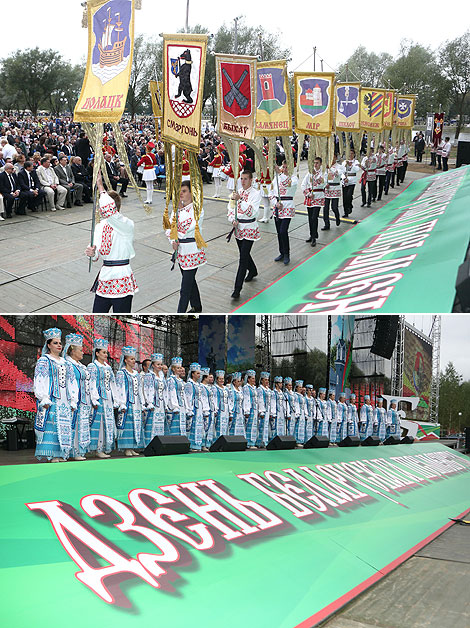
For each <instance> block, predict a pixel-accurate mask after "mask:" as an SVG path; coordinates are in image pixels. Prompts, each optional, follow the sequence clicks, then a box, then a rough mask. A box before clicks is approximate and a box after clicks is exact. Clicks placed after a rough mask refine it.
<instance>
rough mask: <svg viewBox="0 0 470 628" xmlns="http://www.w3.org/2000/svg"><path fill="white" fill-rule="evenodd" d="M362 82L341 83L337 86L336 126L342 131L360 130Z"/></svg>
mask: <svg viewBox="0 0 470 628" xmlns="http://www.w3.org/2000/svg"><path fill="white" fill-rule="evenodd" d="M360 88H361V84H360V83H340V84H338V85H337V86H336V107H335V113H336V120H335V124H336V128H337V129H338V130H341V131H359V129H360V122H359V91H360Z"/></svg>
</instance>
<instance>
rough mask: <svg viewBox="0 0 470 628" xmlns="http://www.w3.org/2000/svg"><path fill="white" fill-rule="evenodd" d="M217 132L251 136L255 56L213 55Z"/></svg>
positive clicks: (239, 136) (254, 120) (228, 134)
mask: <svg viewBox="0 0 470 628" xmlns="http://www.w3.org/2000/svg"><path fill="white" fill-rule="evenodd" d="M215 71H216V77H217V109H218V121H219V129H218V130H219V133H221V134H223V135H227V136H230V137H233V138H237V139H241V140H253V139H254V137H255V125H256V57H249V56H239V55H216V56H215Z"/></svg>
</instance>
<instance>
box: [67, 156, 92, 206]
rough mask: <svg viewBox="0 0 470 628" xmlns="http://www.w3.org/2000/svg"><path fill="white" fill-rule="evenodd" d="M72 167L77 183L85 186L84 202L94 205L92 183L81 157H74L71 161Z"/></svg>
mask: <svg viewBox="0 0 470 628" xmlns="http://www.w3.org/2000/svg"><path fill="white" fill-rule="evenodd" d="M70 167H71V168H72V173H73V176H74V179H75V183H81V184H82V185H83V201H84V202H85V203H92V202H93V199H92V197H91V181H90V180H89V178H88V176H87V173H86V170H85V168H84V167H83V165H82V159H81V157H72V158H71V159H70Z"/></svg>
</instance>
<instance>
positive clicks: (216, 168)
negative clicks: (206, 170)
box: [209, 144, 225, 198]
mask: <svg viewBox="0 0 470 628" xmlns="http://www.w3.org/2000/svg"><path fill="white" fill-rule="evenodd" d="M224 150H225V146H224V145H223V144H218V146H217V148H216V154H215V157H214V159H213V160H212V161H211V162H210V164H209V166H212V178H213V180H214V183H215V194H214V198H219V197H220V187H221V180H220V173H221V170H222V165H223V162H224V158H223V157H222V153H223V151H224Z"/></svg>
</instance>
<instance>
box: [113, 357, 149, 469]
mask: <svg viewBox="0 0 470 628" xmlns="http://www.w3.org/2000/svg"><path fill="white" fill-rule="evenodd" d="M136 353H137V352H136V350H135V348H134V347H123V348H122V352H121V359H120V362H119V369H118V371H117V373H116V391H117V398H118V403H119V412H118V420H117V435H118V436H117V445H118V449H120V450H121V451H122V450H124V453H125V455H126V456H129V457H130V456H138V455H139V454H138V452H137V451H135V450H136V449H139V448H141V447H143V433H142V410H143V407H144V400H143V395H142V382H141V379H140V373H139V372H138V371H136V370H135V368H134V366H135V362H136Z"/></svg>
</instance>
